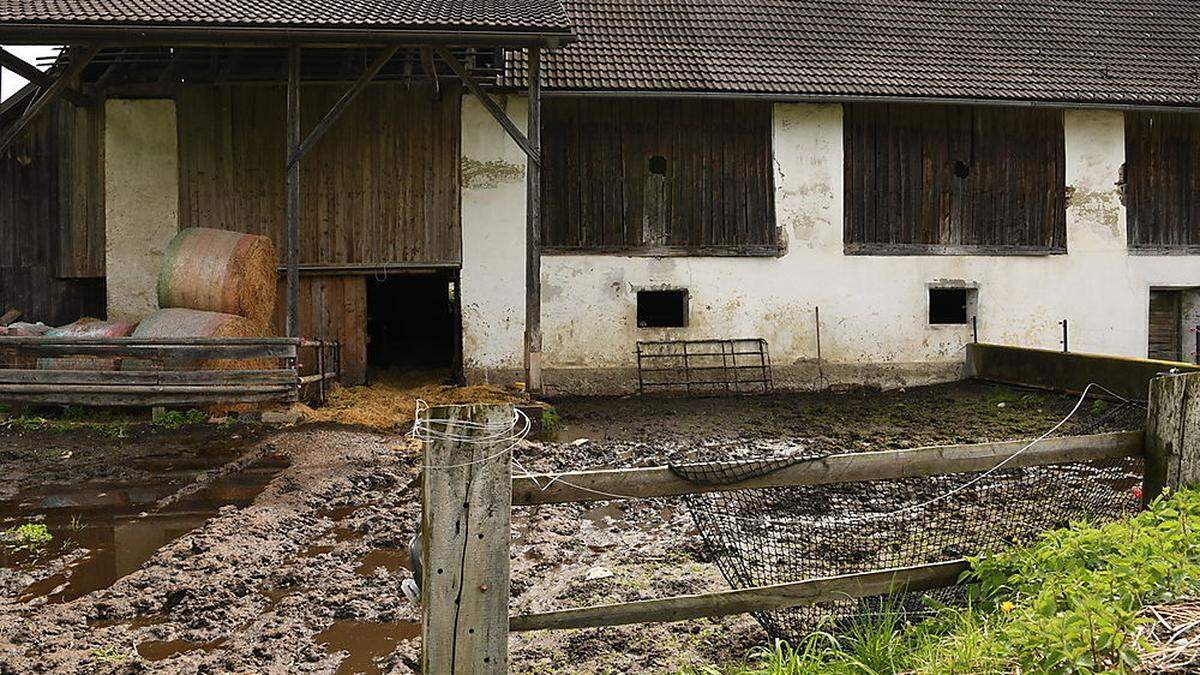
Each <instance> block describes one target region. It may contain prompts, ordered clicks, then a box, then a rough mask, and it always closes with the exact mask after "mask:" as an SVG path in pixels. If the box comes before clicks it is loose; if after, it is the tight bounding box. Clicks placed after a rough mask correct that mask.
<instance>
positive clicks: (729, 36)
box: [510, 0, 1200, 105]
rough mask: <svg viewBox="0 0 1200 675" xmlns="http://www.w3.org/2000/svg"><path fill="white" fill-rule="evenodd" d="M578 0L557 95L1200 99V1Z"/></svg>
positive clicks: (550, 84) (558, 66) (551, 62)
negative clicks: (615, 92) (573, 34)
mask: <svg viewBox="0 0 1200 675" xmlns="http://www.w3.org/2000/svg"><path fill="white" fill-rule="evenodd" d="M564 4H565V5H566V8H567V13H568V14H569V15H570V17H571V21H572V23H573V24H574V26H575V32H576V34H577V36H578V38H579V41H578V42H576V43H574V44H571V45H569V46H567V47H565V48H563V49H562V50H560V51H556V52H551V53H549V54H548V55H547V57H546V59H545V62H544V63H545V68H546V70H545V77H546V79H545V80H544V82H545V86H546V87H547V88H549V89H560V90H624V91H631V90H637V91H646V90H653V91H694V92H729V93H763V94H788V95H806V96H822V95H830V96H842V97H845V96H889V97H910V96H911V97H952V98H982V99H1021V100H1035V101H1064V102H1104V103H1144V104H1145V103H1153V104H1171V105H1177V104H1190V105H1197V104H1200V0H998V1H988V2H985V1H983V0H566V1H565V3H564ZM513 63H514V64H515V66H516V68H517V72H514V73H513V77H512V79H511V82H510V83H513V84H519V83H520V80H521V79H523V78H522V77H521V75H522V74H521V73H520V72H519V71H520V68H521V64H520V62H519V61H517V60H513Z"/></svg>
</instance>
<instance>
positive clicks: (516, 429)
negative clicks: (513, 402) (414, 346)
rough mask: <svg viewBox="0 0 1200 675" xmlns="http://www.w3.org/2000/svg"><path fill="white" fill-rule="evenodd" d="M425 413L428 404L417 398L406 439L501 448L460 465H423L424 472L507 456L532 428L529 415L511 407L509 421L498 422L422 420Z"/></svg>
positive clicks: (445, 419)
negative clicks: (425, 470) (499, 446)
mask: <svg viewBox="0 0 1200 675" xmlns="http://www.w3.org/2000/svg"><path fill="white" fill-rule="evenodd" d="M428 412H429V404H427V403H426V402H425V401H423V400H420V399H418V400H417V410H416V414H415V415H414V419H413V425H412V431H410V432H409V434H408V435H409V436H410V437H412V438H416V439H418V440H420V441H423V442H425V443H429V442H432V441H435V440H441V441H450V442H454V443H466V444H468V445H501V446H502V448H503V449H501V450H498V451H496V452H494V453H492V454H490V455H488V456H486V457H481V458H479V459H475V460H472V461H470V462H462V463H460V464H428V463H424V464H423V467H422V468H424V469H438V470H446V469H461V468H465V467H468V466H472V465H474V464H482V463H484V462H489V461H491V460H493V459H496V458H497V457H500V456H502V455H505V454H508V453H511V452H512V451H513V448H516V447H517V445H519V444H520V443H521V441H523V440H524V439H525V437H526V436H528V435H529V430H530V428H532V426H533V423H532V422H531V421H530V420H529V416H528V415H526V414H525V412H524V411H523V410H521V409H520V408H513V415H512V417H511V418H509V419H507V420H502V421H498V422H473V421H471V420H461V419H456V420H452V419H448V418H437V417H426V416H425V415H426V414H427V413H428ZM451 425H453V428H454V431H450V429H451ZM475 432H479V433H475ZM423 457H425V461H426V462H427V461H428V457H427V456H425V455H423Z"/></svg>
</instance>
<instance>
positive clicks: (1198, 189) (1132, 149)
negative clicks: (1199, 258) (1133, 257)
mask: <svg viewBox="0 0 1200 675" xmlns="http://www.w3.org/2000/svg"><path fill="white" fill-rule="evenodd" d="M1125 183H1126V185H1125V189H1126V201H1125V203H1126V205H1127V207H1128V217H1127V221H1128V226H1127V227H1128V230H1129V245H1130V246H1131V247H1132V248H1135V249H1136V248H1141V249H1151V250H1153V249H1165V250H1191V251H1197V252H1200V114H1197V113H1174V112H1159V111H1154V112H1127V113H1125Z"/></svg>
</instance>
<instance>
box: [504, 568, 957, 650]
mask: <svg viewBox="0 0 1200 675" xmlns="http://www.w3.org/2000/svg"><path fill="white" fill-rule="evenodd" d="M969 569H970V565H969V564H968V563H967V562H966V561H965V560H952V561H950V562H943V563H935V564H932V565H920V566H916V567H900V568H895V569H888V570H880V571H878V572H864V573H861V574H847V575H843V576H837V577H825V578H821V579H810V580H808V581H799V582H795V583H787V584H774V585H771V586H759V587H756V588H746V589H742V590H736V591H721V592H717V593H706V594H703V595H683V596H677V597H673V598H663V599H660V600H640V601H637V602H625V603H619V604H611V605H598V606H595V607H581V608H577V609H565V610H560V611H557V612H543V613H538V614H526V615H523V616H514V617H512V618H511V619H509V630H512V631H514V632H519V631H530V630H558V629H566V628H597V627H600V626H622V625H627V624H632V623H664V622H670V621H684V620H687V619H700V618H705V617H715V616H727V615H729V614H745V613H748V612H761V611H766V610H772V609H784V608H787V607H797V606H800V605H811V604H816V603H820V602H829V601H832V600H844V599H846V598H863V597H870V596H874V595H884V594H892V593H898V592H902V591H924V590H929V589H933V588H944V587H946V586H953V585H955V584H956V583H958V580H959V578H960V577H961V576H962V574H963V573H964V572H966V571H967V570H969Z"/></svg>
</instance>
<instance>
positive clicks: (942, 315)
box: [929, 287, 977, 326]
mask: <svg viewBox="0 0 1200 675" xmlns="http://www.w3.org/2000/svg"><path fill="white" fill-rule="evenodd" d="M976 295H977V291H976V289H974V288H966V287H952V288H937V287H935V288H930V289H929V324H930V325H931V326H962V325H966V324H968V323H970V322H971V317H972V316H973V315H974V314H975V299H976Z"/></svg>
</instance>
